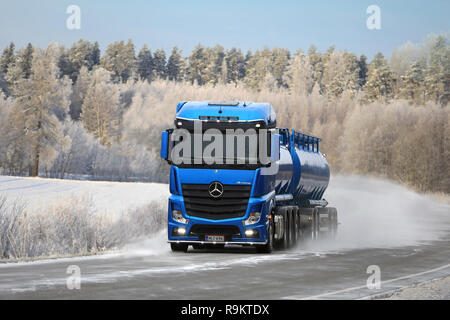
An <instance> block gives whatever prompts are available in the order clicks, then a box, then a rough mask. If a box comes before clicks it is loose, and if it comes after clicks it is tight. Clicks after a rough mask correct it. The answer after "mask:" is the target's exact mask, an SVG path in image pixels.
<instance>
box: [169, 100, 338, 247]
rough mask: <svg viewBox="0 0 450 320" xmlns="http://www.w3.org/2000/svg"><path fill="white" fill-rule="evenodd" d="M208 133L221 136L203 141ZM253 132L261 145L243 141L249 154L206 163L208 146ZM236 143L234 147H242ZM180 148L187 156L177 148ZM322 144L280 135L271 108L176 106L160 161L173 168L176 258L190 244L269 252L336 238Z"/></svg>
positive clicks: (232, 153)
mask: <svg viewBox="0 0 450 320" xmlns="http://www.w3.org/2000/svg"><path fill="white" fill-rule="evenodd" d="M208 130H209V131H210V132H211V131H212V132H214V133H215V134H216V135H218V136H215V138H214V139H211V138H210V139H203V140H202V137H201V136H202V134H204V135H205V136H206V135H207V132H208ZM239 130H241V131H239ZM250 130H251V132H252V133H256V134H259V135H260V137H263V138H258V139H254V140H251V138H249V137H248V136H244V139H243V140H241V141H244V142H246V144H245V147H243V149H245V150H238V149H239V147H236V146H234V145H232V146H231V147H230V146H228V147H226V146H225V147H223V150H222V151H223V152H222V151H220V149H216V150H215V151H214V152H212V153H211V152H210V153H209V156H211V154H213V155H215V156H216V158H215V159H216V160H217V159H219V160H220V159H221V158H223V161H214V162H211V161H208V159H209V158H208V155H206V156H205V154H206V153H207V152H206V151H207V149H208V143H207V142H208V141H209V142H211V141H213V140H214V141H216V142H217V141H222V143H223V141H225V140H226V139H227V138H226V137H225V135H226V134H228V132H232V133H234V134H235V135H234V136H232V137H234V138H236V137H237V134H236V132H238V133H239V134H242V132H244V133H245V132H249V131H250ZM178 131H182V133H178ZM262 132H264V133H265V135H264V136H263V135H262ZM220 134H223V135H224V137H223V139H222V137H220V136H219V135H220ZM175 136H176V137H175ZM197 138H198V139H197ZM219 138H220V139H219ZM234 138H232V139H230V141H237V140H236V139H238V138H236V139H235V140H233V139H234ZM196 139H197V140H196ZM205 140H206V142H205ZM181 141H182V142H183V143H185V145H184V147H185V148H184V149H183V148H178V147H179V146H180V145H181ZM193 141H197V142H198V143H197V145H198V147H197V149H198V150H194V149H195V148H196V147H195V146H193V147H191V149H190V150H188V148H186V146H189V145H191V146H192V145H194V144H195V143H194V142H193ZM226 141H228V140H226ZM320 141H321V140H320V139H319V138H317V137H314V136H311V135H308V134H304V133H301V132H297V131H295V130H289V129H286V128H278V127H277V125H276V114H275V111H274V109H273V107H272V106H271V105H270V104H268V103H254V102H242V101H183V102H180V103H178V105H177V107H176V116H175V119H174V128H171V129H168V130H166V131H163V133H162V137H161V157H162V158H163V159H164V160H166V161H167V162H168V163H169V164H170V165H171V167H170V180H169V181H170V183H169V188H170V193H171V195H170V198H169V203H168V242H169V243H170V246H171V249H172V251H182V252H187V250H188V248H189V246H190V245H191V246H192V247H193V248H194V249H202V248H212V247H218V248H220V247H223V246H225V245H242V246H252V247H255V248H256V251H257V252H260V253H270V252H271V251H272V250H273V249H274V248H275V249H287V248H290V247H292V246H294V245H296V243H298V242H299V241H306V240H308V239H317V238H319V237H322V236H327V237H333V236H334V235H335V234H336V231H337V226H338V221H337V210H336V208H332V207H329V206H327V205H328V202H327V201H326V200H325V199H324V198H323V194H324V192H325V190H326V188H327V187H328V183H329V179H330V170H329V166H328V162H327V160H326V158H325V156H324V155H323V154H322V153H321V152H320V151H319V143H320ZM223 144H224V145H226V143H223ZM177 148H178V150H176V149H177ZM209 149H211V148H209ZM226 149H227V150H226ZM250 149H253V150H255V149H256V150H258V151H261V150H262V149H264V150H263V152H262V153H261V152H258V153H255V152H254V151H250ZM180 150H182V151H181V152H180ZM209 151H211V150H209ZM240 151H241V152H240ZM177 152H178V153H177ZM176 154H178V157H177V159H175V157H176V156H175V155H176ZM224 154H226V156H225V155H224ZM255 154H256V155H255ZM261 154H263V155H266V157H261V159H262V158H265V161H262V160H261V159H259V158H260V155H261ZM180 159H181V160H182V161H180ZM175 160H176V161H175ZM231 160H233V161H231Z"/></svg>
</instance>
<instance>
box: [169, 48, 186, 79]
mask: <svg viewBox="0 0 450 320" xmlns="http://www.w3.org/2000/svg"><path fill="white" fill-rule="evenodd" d="M185 68H186V65H185V61H184V59H183V57H182V56H181V50H180V49H178V47H176V46H175V47H173V49H172V52H171V54H170V57H169V60H168V62H167V77H168V78H169V80H172V81H181V80H183V78H184V72H185Z"/></svg>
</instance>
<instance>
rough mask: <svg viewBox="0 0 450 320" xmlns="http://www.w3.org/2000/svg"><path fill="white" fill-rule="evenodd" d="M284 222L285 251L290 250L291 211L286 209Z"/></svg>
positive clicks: (283, 246) (283, 245)
mask: <svg viewBox="0 0 450 320" xmlns="http://www.w3.org/2000/svg"><path fill="white" fill-rule="evenodd" d="M283 221H284V235H283V244H282V248H283V249H285V250H286V249H288V248H289V238H290V237H289V233H290V232H289V210H288V209H287V208H284V210H283Z"/></svg>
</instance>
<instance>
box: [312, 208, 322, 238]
mask: <svg viewBox="0 0 450 320" xmlns="http://www.w3.org/2000/svg"><path fill="white" fill-rule="evenodd" d="M312 221H313V239H314V240H317V239H319V230H320V214H319V209H317V208H314V209H313V219H312Z"/></svg>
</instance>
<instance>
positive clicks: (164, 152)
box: [160, 130, 171, 160]
mask: <svg viewBox="0 0 450 320" xmlns="http://www.w3.org/2000/svg"><path fill="white" fill-rule="evenodd" d="M170 131H171V130H166V131H163V133H162V135H161V151H160V155H161V158H163V159H164V160H168V159H169V139H170Z"/></svg>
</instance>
